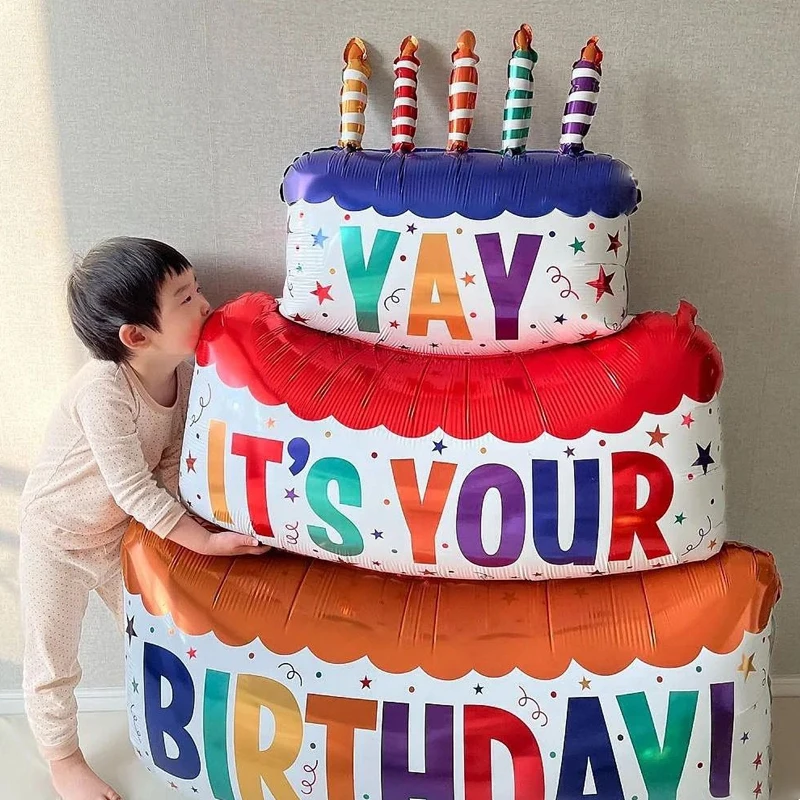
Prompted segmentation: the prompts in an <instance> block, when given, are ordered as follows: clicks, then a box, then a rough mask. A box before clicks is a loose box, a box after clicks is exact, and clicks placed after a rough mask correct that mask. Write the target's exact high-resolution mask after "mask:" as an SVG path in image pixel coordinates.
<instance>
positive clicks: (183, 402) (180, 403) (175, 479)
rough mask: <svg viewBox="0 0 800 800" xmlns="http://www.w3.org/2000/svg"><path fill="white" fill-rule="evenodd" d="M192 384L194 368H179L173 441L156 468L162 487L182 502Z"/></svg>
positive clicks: (186, 365)
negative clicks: (184, 437) (183, 469)
mask: <svg viewBox="0 0 800 800" xmlns="http://www.w3.org/2000/svg"><path fill="white" fill-rule="evenodd" d="M191 384H192V367H191V365H190V364H188V363H184V364H181V365H180V367H178V400H177V403H176V410H175V417H174V419H173V426H172V441H171V442H170V443H169V446H168V447H167V449H166V450H165V451H164V455H163V456H162V457H161V461H160V462H159V464H158V467H157V468H156V474H157V475H158V476H159V477H160V479H161V485H162V486H164V488H165V489H167V490H168V491H169V492H170V494H171V495H172V496H173V497H175V498H176V499H178V500H180V490H179V482H180V463H181V453H182V452H183V431H184V427H185V425H186V410H187V408H188V407H189V390H190V388H191Z"/></svg>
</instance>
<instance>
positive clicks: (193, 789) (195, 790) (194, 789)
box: [192, 786, 197, 794]
mask: <svg viewBox="0 0 800 800" xmlns="http://www.w3.org/2000/svg"><path fill="white" fill-rule="evenodd" d="M192 791H193V792H194V793H195V794H197V789H196V788H195V787H194V786H192Z"/></svg>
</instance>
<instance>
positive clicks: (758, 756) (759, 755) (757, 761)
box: [753, 753, 764, 769]
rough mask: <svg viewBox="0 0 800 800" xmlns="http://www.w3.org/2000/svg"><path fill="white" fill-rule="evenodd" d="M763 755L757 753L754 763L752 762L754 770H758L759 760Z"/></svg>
mask: <svg viewBox="0 0 800 800" xmlns="http://www.w3.org/2000/svg"><path fill="white" fill-rule="evenodd" d="M763 755H764V754H763V753H759V754H758V755H757V756H756V758H755V761H753V766H754V767H755V768H756V769H758V768H759V767H760V766H761V763H762V762H761V758H762V756H763Z"/></svg>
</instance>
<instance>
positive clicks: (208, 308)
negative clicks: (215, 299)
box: [201, 298, 211, 317]
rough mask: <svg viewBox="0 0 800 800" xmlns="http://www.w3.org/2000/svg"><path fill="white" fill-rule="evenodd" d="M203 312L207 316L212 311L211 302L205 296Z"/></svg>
mask: <svg viewBox="0 0 800 800" xmlns="http://www.w3.org/2000/svg"><path fill="white" fill-rule="evenodd" d="M201 313H202V315H203V316H204V317H207V316H208V315H209V314H210V313H211V303H209V302H208V300H206V299H205V298H203V308H202V311H201Z"/></svg>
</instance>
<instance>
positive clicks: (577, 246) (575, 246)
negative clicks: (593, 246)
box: [567, 236, 586, 255]
mask: <svg viewBox="0 0 800 800" xmlns="http://www.w3.org/2000/svg"><path fill="white" fill-rule="evenodd" d="M585 244H586V241H585V240H584V241H583V242H579V241H578V237H577V236H576V237H575V241H574V242H573V243H572V244H568V245H567V247H571V248H572V250H573V253H572V254H573V255H578V253H585V252H586V251H585V250H584V249H583V246H584V245H585Z"/></svg>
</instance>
